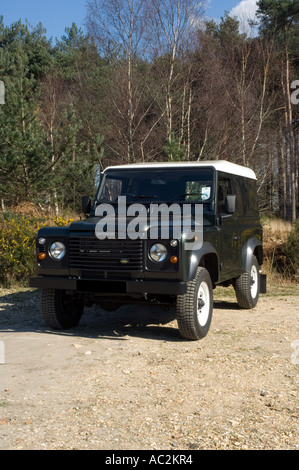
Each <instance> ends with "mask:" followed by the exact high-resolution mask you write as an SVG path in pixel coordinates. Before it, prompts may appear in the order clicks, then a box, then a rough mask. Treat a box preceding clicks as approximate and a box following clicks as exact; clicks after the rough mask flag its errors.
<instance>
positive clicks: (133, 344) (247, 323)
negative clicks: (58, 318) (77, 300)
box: [0, 289, 299, 451]
mask: <svg viewBox="0 0 299 470" xmlns="http://www.w3.org/2000/svg"><path fill="white" fill-rule="evenodd" d="M216 294H217V290H216ZM297 340H299V296H298V295H297V296H288V295H282V294H280V293H279V289H278V290H277V292H275V295H273V296H263V297H262V298H261V299H260V302H259V304H258V306H257V307H256V308H255V309H254V310H251V311H246V310H239V309H238V307H237V304H236V303H235V300H234V298H233V297H231V298H230V297H225V298H222V297H221V295H220V296H218V297H217V296H216V300H215V305H214V316H213V321H212V326H211V330H210V332H209V334H208V336H207V337H206V338H205V339H203V340H201V341H198V342H188V341H185V340H182V339H181V338H180V336H179V334H178V330H177V325H176V321H175V319H174V312H168V313H166V312H163V311H162V310H160V309H159V308H157V307H156V308H154V307H153V308H140V307H139V308H138V307H126V308H122V309H120V310H119V311H118V312H115V313H110V314H106V313H104V312H103V311H101V310H100V309H98V308H94V307H93V308H91V309H86V312H85V314H84V316H83V318H82V320H81V323H80V325H79V327H78V328H77V329H75V330H72V331H69V332H64V333H57V332H56V333H55V332H52V331H50V330H48V328H47V327H46V326H45V324H44V322H43V319H42V317H41V314H40V306H39V294H38V293H37V292H31V291H29V290H27V291H26V290H24V291H22V292H16V291H7V290H6V291H4V290H1V291H0V344H1V345H2V361H1V348H0V449H2V450H3V449H20V450H21V449H49V450H51V449H79V450H80V449H104V450H132V449H134V450H154V449H156V450H167V449H169V450H178V451H179V450H191V449H192V450H194V449H288V450H292V449H297V450H298V448H299V435H298V429H299V426H298V423H299V421H298V419H299V403H298V402H299V399H298V398H299V391H298V371H299V352H298V350H296V348H297V347H298V348H299V346H298V341H297ZM3 349H4V351H3ZM297 352H298V354H297ZM1 362H2V364H1Z"/></svg>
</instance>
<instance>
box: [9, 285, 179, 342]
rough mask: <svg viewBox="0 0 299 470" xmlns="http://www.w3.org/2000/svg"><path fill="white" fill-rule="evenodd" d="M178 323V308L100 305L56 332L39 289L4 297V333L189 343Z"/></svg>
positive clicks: (86, 309) (85, 310)
mask: <svg viewBox="0 0 299 470" xmlns="http://www.w3.org/2000/svg"><path fill="white" fill-rule="evenodd" d="M174 320H175V311H174V309H170V310H169V311H164V310H163V309H162V308H160V307H159V306H148V305H145V306H144V305H125V306H122V307H120V308H119V309H118V310H117V311H115V312H106V311H104V310H103V309H101V308H100V307H98V306H93V307H89V308H85V309H84V313H83V316H82V318H81V321H80V323H79V325H78V326H77V327H75V328H72V329H70V330H64V331H54V330H52V329H50V328H49V327H48V326H47V325H46V323H45V321H44V319H43V316H42V313H41V307H40V292H39V291H38V290H32V289H31V290H30V289H29V290H24V291H22V292H17V293H8V294H6V295H3V296H2V297H0V334H1V332H2V333H9V332H15V333H16V332H19V333H21V332H31V333H32V332H36V333H46V334H53V335H64V336H65V335H66V336H74V337H86V338H109V339H116V340H122V339H123V340H125V339H127V337H134V336H136V337H143V338H149V339H156V340H165V341H185V340H184V339H182V338H181V337H180V335H179V332H178V329H177V324H176V322H175V321H174Z"/></svg>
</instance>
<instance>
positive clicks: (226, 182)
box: [217, 175, 233, 213]
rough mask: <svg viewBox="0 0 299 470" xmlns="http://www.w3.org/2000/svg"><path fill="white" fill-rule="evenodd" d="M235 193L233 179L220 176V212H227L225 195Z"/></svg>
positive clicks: (218, 204) (218, 207) (218, 199)
mask: <svg viewBox="0 0 299 470" xmlns="http://www.w3.org/2000/svg"><path fill="white" fill-rule="evenodd" d="M227 194H233V192H232V183H231V179H230V178H229V177H228V176H221V175H219V176H218V195H217V210H218V213H221V212H225V196H226V195H227Z"/></svg>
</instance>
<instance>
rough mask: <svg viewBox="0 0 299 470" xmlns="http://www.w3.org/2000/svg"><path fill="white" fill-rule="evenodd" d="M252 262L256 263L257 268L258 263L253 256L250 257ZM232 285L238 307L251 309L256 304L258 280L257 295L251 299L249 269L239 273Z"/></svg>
mask: <svg viewBox="0 0 299 470" xmlns="http://www.w3.org/2000/svg"><path fill="white" fill-rule="evenodd" d="M252 263H254V264H256V267H257V269H258V270H259V264H258V261H257V259H256V257H255V256H253V257H252ZM234 287H235V292H236V297H237V302H238V305H239V307H241V308H244V309H252V308H254V307H255V306H256V304H257V301H258V298H259V289H260V280H259V286H258V292H257V297H256V298H255V299H253V298H252V296H251V279H250V271H249V272H248V271H246V272H245V273H243V274H241V276H239V277H238V278H237V279H236V281H235V286H234Z"/></svg>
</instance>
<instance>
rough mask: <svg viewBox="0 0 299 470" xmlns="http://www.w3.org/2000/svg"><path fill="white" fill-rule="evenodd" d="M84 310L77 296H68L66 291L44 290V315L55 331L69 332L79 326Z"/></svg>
mask: <svg viewBox="0 0 299 470" xmlns="http://www.w3.org/2000/svg"><path fill="white" fill-rule="evenodd" d="M83 310H84V305H83V302H82V301H80V300H79V299H78V296H77V294H66V292H65V291H64V290H59V289H43V290H42V314H43V317H44V320H45V322H46V323H47V325H48V326H49V327H50V328H52V329H53V330H67V329H70V328H73V327H75V326H77V325H78V323H79V321H80V320H81V317H82V314H83Z"/></svg>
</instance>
